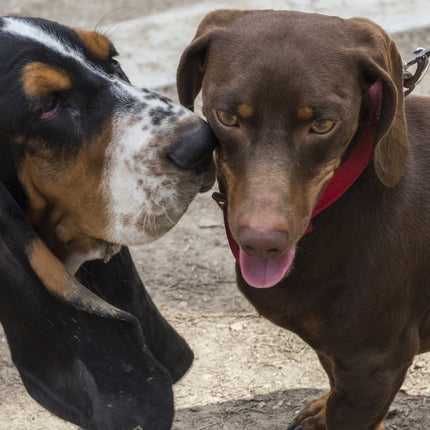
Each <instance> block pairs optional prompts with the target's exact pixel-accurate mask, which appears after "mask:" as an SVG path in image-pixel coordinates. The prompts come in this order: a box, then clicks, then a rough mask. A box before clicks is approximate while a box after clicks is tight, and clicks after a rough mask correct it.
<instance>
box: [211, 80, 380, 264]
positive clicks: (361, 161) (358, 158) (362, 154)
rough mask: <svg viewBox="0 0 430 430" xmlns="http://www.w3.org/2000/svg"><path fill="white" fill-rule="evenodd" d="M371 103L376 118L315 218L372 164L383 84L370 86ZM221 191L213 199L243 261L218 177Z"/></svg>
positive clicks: (333, 181)
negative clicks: (231, 229) (230, 225)
mask: <svg viewBox="0 0 430 430" xmlns="http://www.w3.org/2000/svg"><path fill="white" fill-rule="evenodd" d="M369 95H370V102H371V108H372V118H371V120H370V123H369V125H368V126H367V129H366V130H365V131H364V132H363V133H362V135H361V137H360V139H359V141H358V142H357V145H356V146H355V148H354V149H353V150H352V152H351V154H350V155H349V156H348V158H347V159H346V160H345V161H344V162H343V163H342V165H341V166H340V167H339V168H338V169H337V170H336V172H335V173H334V175H333V177H332V178H331V179H330V181H329V182H328V184H327V185H326V187H325V189H324V191H323V193H322V196H321V198H320V199H319V201H318V203H317V205H316V207H315V208H314V210H313V212H312V216H311V220H312V218H314V217H315V216H316V215H318V214H319V213H320V212H322V211H323V210H324V209H326V208H327V207H329V206H330V205H332V204H333V203H334V202H335V201H336V200H338V199H339V198H340V197H341V196H342V195H343V194H344V193H345V192H346V191H347V190H348V189H349V188H350V187H351V186H352V185H353V184H354V182H355V181H356V180H357V179H358V178H359V177H360V175H361V174H362V173H363V171H364V169H365V168H366V167H367V166H368V164H369V163H370V161H371V160H372V158H373V142H374V140H375V135H376V129H377V126H378V122H379V115H380V108H381V95H382V84H381V82H380V81H378V82H376V83H375V84H373V85H372V86H371V87H370V88H369ZM218 184H219V189H220V192H214V193H213V194H212V198H213V199H214V200H215V201H216V202H217V204H218V206H219V207H220V208H221V209H222V211H223V216H224V225H225V231H226V235H227V239H228V243H229V245H230V249H231V251H232V253H233V255H234V257H235V259H236V261H239V245H238V244H237V243H236V241H235V240H234V239H233V236H232V234H231V231H230V228H229V226H228V216H227V212H228V211H227V210H228V202H227V196H226V194H225V189H224V186H223V184H222V183H221V182H220V181H219V180H218ZM311 231H312V221H311V222H310V223H309V225H308V228H307V230H306V233H309V232H311Z"/></svg>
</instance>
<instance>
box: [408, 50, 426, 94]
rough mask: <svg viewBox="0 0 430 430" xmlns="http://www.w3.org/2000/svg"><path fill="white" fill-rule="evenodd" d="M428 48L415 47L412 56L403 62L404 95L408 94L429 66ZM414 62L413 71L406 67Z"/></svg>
mask: <svg viewBox="0 0 430 430" xmlns="http://www.w3.org/2000/svg"><path fill="white" fill-rule="evenodd" d="M429 57H430V49H424V48H416V49H415V50H414V58H413V59H412V60H410V61H407V62H405V63H403V86H404V87H405V88H407V90H406V92H405V96H407V95H408V94H410V93H411V92H412V91H413V90H414V88H415V87H416V86H417V85H418V84H419V83H420V81H421V79H422V78H423V77H424V75H425V73H426V72H427V69H428V68H429ZM415 64H416V70H415V73H412V72H410V71H409V70H408V69H409V67H411V66H414V65H415Z"/></svg>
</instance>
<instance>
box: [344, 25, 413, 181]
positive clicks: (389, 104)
mask: <svg viewBox="0 0 430 430" xmlns="http://www.w3.org/2000/svg"><path fill="white" fill-rule="evenodd" d="M350 21H351V22H352V23H353V25H354V27H355V30H356V31H357V30H358V38H359V40H360V41H361V42H362V45H361V46H360V47H359V49H358V50H357V52H358V55H359V56H360V59H359V61H360V63H361V66H362V68H363V74H364V77H365V80H366V81H367V82H368V83H369V84H370V85H372V84H373V83H374V82H376V81H378V80H380V81H381V83H382V99H381V111H380V119H379V123H378V128H377V131H376V138H375V149H374V161H373V163H374V166H375V170H376V173H377V175H378V177H379V179H380V180H381V181H382V183H383V184H384V185H386V186H388V187H394V186H395V185H396V184H397V182H398V181H399V179H400V177H401V175H402V172H403V168H404V165H405V163H406V159H407V157H408V154H409V141H408V136H407V126H406V117H405V110H404V94H403V62H402V59H401V56H400V53H399V51H398V49H397V47H396V45H395V43H394V41H393V40H392V39H391V38H390V37H389V36H388V35H387V34H386V33H385V31H383V30H382V29H381V27H379V26H378V25H376V24H375V23H373V22H371V21H368V20H366V19H362V18H353V19H351V20H350Z"/></svg>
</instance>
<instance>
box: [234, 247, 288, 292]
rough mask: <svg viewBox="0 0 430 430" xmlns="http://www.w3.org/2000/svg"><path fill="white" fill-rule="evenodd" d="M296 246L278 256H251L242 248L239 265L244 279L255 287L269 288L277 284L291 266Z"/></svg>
mask: <svg viewBox="0 0 430 430" xmlns="http://www.w3.org/2000/svg"><path fill="white" fill-rule="evenodd" d="M294 252H295V248H292V249H290V250H289V251H288V252H286V253H285V254H283V255H281V256H280V257H277V258H257V257H250V256H249V255H247V254H245V252H243V251H242V249H240V251H239V265H240V270H241V272H242V276H243V279H245V281H246V282H247V283H248V284H249V285H251V286H252V287H255V288H269V287H273V286H274V285H275V284H277V283H278V282H279V281H280V280H281V279H282V278H283V277H284V276H285V273H286V272H287V270H288V269H289V268H290V266H291V263H292V262H293V259H294Z"/></svg>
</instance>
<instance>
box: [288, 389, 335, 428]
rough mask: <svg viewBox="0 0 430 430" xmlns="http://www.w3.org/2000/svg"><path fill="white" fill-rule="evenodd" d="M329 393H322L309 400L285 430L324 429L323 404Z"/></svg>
mask: <svg viewBox="0 0 430 430" xmlns="http://www.w3.org/2000/svg"><path fill="white" fill-rule="evenodd" d="M329 394H330V393H326V394H323V395H322V396H321V397H318V398H317V399H316V400H314V401H312V402H309V403H308V404H307V405H306V406H305V408H304V409H303V410H302V411H300V412H299V414H298V415H297V416H296V417H295V419H294V422H293V423H292V424H291V425H290V426H288V428H287V430H326V425H325V405H326V402H327V398H328V396H329Z"/></svg>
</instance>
